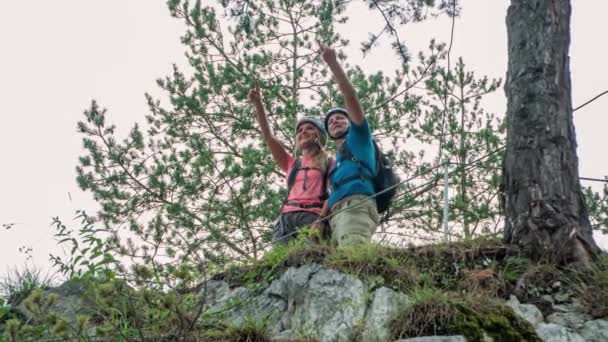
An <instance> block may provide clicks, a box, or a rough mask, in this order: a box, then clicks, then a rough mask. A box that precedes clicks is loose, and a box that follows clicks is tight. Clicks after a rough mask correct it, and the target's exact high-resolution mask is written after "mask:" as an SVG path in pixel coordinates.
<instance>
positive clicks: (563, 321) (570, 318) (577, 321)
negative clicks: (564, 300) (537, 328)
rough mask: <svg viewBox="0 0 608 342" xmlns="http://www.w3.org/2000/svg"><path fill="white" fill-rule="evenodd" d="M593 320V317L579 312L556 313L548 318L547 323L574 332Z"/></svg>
mask: <svg viewBox="0 0 608 342" xmlns="http://www.w3.org/2000/svg"><path fill="white" fill-rule="evenodd" d="M591 319H592V318H591V316H589V315H587V314H584V313H578V312H555V313H552V314H551V315H549V316H547V322H549V323H554V324H557V325H563V326H565V327H568V328H570V329H574V330H578V329H580V328H582V327H583V324H584V323H585V322H586V321H589V320H591Z"/></svg>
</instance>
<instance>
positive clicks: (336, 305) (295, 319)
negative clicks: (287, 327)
mask: <svg viewBox="0 0 608 342" xmlns="http://www.w3.org/2000/svg"><path fill="white" fill-rule="evenodd" d="M367 294H368V292H367V287H366V286H365V284H363V282H361V280H359V279H357V278H355V277H353V276H350V275H346V274H343V273H340V272H338V271H335V270H331V269H326V268H322V269H321V270H319V271H318V272H316V273H315V274H314V275H313V276H312V278H311V279H310V282H309V285H308V288H307V289H305V291H304V292H303V293H301V294H299V296H298V298H297V300H296V301H297V303H296V307H295V310H294V312H293V316H292V319H291V329H292V330H294V331H295V332H296V334H297V333H298V331H301V332H303V333H304V335H305V336H306V335H308V334H309V333H310V332H312V331H316V332H317V334H316V336H318V337H319V339H320V340H321V341H323V342H325V341H351V340H353V338H354V336H355V331H356V328H357V326H358V325H360V324H361V323H362V322H363V318H364V315H365V308H366V304H367V302H366V299H367ZM298 335H300V334H298Z"/></svg>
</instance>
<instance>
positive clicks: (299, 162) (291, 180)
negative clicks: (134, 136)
mask: <svg viewBox="0 0 608 342" xmlns="http://www.w3.org/2000/svg"><path fill="white" fill-rule="evenodd" d="M301 168H302V159H300V158H298V159H296V161H295V162H294V163H293V167H292V168H291V171H290V172H289V176H287V197H289V193H290V192H291V188H293V184H294V183H295V182H296V175H297V174H298V171H300V169H301Z"/></svg>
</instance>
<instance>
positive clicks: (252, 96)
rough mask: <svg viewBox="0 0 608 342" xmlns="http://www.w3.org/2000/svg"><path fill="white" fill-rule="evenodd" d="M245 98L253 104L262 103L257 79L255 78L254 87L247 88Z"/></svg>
mask: <svg viewBox="0 0 608 342" xmlns="http://www.w3.org/2000/svg"><path fill="white" fill-rule="evenodd" d="M247 99H248V100H249V102H251V103H252V104H253V105H261V104H262V96H261V95H260V84H259V83H258V80H255V86H254V88H253V89H250V90H249V93H248V94H247Z"/></svg>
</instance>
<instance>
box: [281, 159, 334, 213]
mask: <svg viewBox="0 0 608 342" xmlns="http://www.w3.org/2000/svg"><path fill="white" fill-rule="evenodd" d="M331 162H332V160H331V158H328V159H327V167H326V168H325V171H323V185H322V186H323V195H321V196H320V197H319V202H320V204H317V203H315V204H308V205H303V204H299V203H295V202H288V201H287V197H289V193H290V192H291V188H293V184H294V183H295V182H296V175H297V174H298V171H300V170H312V169H314V170H318V169H317V168H314V167H302V159H300V158H298V159H296V161H295V162H294V164H293V167H292V168H291V172H289V175H288V176H287V197H285V201H284V202H283V205H285V204H289V205H295V206H299V207H300V208H321V207H322V206H323V202H324V201H325V200H326V199H327V198H328V197H329V196H328V194H327V178H328V176H329V169H330V167H331Z"/></svg>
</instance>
